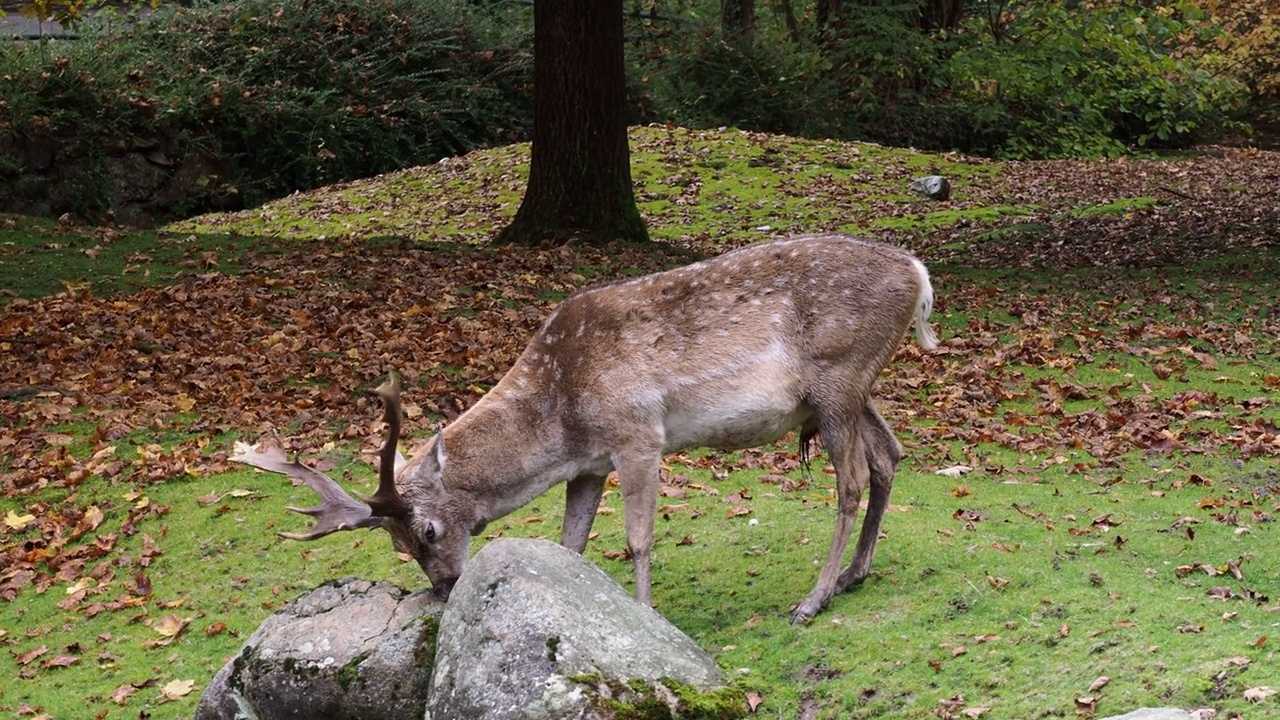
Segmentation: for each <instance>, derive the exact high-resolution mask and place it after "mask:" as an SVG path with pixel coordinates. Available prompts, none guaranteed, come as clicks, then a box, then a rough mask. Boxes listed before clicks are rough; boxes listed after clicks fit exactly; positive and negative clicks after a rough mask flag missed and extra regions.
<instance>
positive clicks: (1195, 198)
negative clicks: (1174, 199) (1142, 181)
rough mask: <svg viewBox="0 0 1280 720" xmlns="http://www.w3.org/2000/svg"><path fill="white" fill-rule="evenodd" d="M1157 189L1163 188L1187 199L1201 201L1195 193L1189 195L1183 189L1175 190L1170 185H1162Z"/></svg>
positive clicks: (1171, 193)
mask: <svg viewBox="0 0 1280 720" xmlns="http://www.w3.org/2000/svg"><path fill="white" fill-rule="evenodd" d="M1156 189H1157V190H1163V191H1165V192H1167V193H1169V194H1170V195H1177V196H1178V197H1181V198H1186V199H1188V200H1195V201H1196V202H1199V201H1200V198H1198V197H1196V196H1194V195H1188V194H1186V193H1184V192H1182V191H1181V190H1174V189H1173V188H1171V187H1169V186H1168V185H1161V186H1159V187H1157V188H1156Z"/></svg>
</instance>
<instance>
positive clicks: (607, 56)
mask: <svg viewBox="0 0 1280 720" xmlns="http://www.w3.org/2000/svg"><path fill="white" fill-rule="evenodd" d="M533 35H534V40H533V78H534V80H533V81H534V88H533V157H532V159H531V162H530V165H529V185H528V187H527V188H526V189H525V195H524V200H523V201H522V202H521V203H520V209H519V210H518V211H517V212H516V217H515V219H514V220H513V221H512V222H511V224H510V225H508V226H507V227H506V228H505V229H503V230H502V232H501V233H499V234H498V237H497V238H496V241H497V242H499V243H519V244H541V243H546V242H552V243H564V242H567V241H569V240H571V239H574V238H577V239H582V240H585V241H587V242H591V243H599V244H602V243H606V242H609V241H612V240H629V241H646V240H648V239H649V232H648V230H647V229H646V228H645V224H644V220H643V219H642V218H641V217H640V211H639V210H638V209H637V208H636V201H635V195H634V193H633V191H632V187H631V153H630V149H629V148H628V147H627V107H626V92H627V90H626V77H625V67H624V64H623V54H622V41H623V35H622V0H538V2H535V3H534V4H533Z"/></svg>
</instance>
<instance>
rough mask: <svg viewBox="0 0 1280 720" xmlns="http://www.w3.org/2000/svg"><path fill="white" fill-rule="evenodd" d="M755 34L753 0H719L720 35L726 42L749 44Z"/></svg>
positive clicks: (754, 6)
mask: <svg viewBox="0 0 1280 720" xmlns="http://www.w3.org/2000/svg"><path fill="white" fill-rule="evenodd" d="M755 32H756V2H755V0H720V34H721V36H723V37H724V39H725V40H726V41H728V42H731V43H736V42H750V41H751V38H752V36H753V35H755Z"/></svg>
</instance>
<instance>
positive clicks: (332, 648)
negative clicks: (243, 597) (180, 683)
mask: <svg viewBox="0 0 1280 720" xmlns="http://www.w3.org/2000/svg"><path fill="white" fill-rule="evenodd" d="M443 612H444V604H443V603H442V602H440V601H439V600H437V599H436V598H435V596H434V595H432V594H431V593H429V592H427V591H420V592H416V593H412V594H409V593H406V592H405V591H403V590H401V589H399V588H397V587H395V586H393V585H389V584H387V583H371V582H368V581H365V580H357V579H354V578H347V579H344V580H340V581H337V582H333V583H327V584H325V585H321V586H320V587H318V588H316V589H315V590H312V591H311V592H308V593H307V594H305V595H303V596H302V597H299V598H298V599H296V600H294V601H293V602H291V603H289V604H288V605H286V606H285V607H283V608H281V609H280V610H279V611H278V612H276V614H274V615H272V616H271V617H269V618H267V620H266V621H265V622H264V623H263V624H262V625H261V626H260V627H259V628H258V630H257V631H256V632H254V634H253V635H252V636H251V637H250V638H249V640H248V641H247V642H245V644H244V647H243V648H241V650H240V653H239V654H238V655H237V656H236V657H235V659H233V660H232V661H231V662H229V663H227V665H226V666H225V667H223V668H222V670H221V671H220V672H219V673H218V674H217V675H215V676H214V678H213V681H212V682H210V683H209V685H208V687H206V688H205V691H204V693H203V694H201V696H200V702H199V703H198V704H197V706H196V712H195V720H283V719H284V718H326V720H345V719H347V718H350V719H352V720H355V719H357V718H359V719H361V720H380V719H382V718H386V720H401V719H403V718H420V717H422V716H423V712H424V709H425V707H426V703H427V688H428V684H429V681H430V676H431V661H432V657H433V653H434V650H435V634H436V629H437V627H438V619H439V617H440V615H441V614H442V613H443Z"/></svg>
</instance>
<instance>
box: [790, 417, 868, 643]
mask: <svg viewBox="0 0 1280 720" xmlns="http://www.w3.org/2000/svg"><path fill="white" fill-rule="evenodd" d="M815 410H817V409H816V408H815ZM861 424H862V418H861V413H860V412H859V413H857V414H855V415H853V417H851V418H847V419H846V418H843V417H839V419H838V420H837V419H835V418H828V417H823V416H821V415H819V420H818V425H819V427H820V428H821V432H822V441H823V444H824V445H825V446H826V448H827V452H828V453H829V454H830V455H831V463H832V464H833V465H835V468H836V499H837V506H838V514H837V516H836V523H835V532H834V534H833V535H832V537H831V548H830V549H829V550H828V551H827V560H826V562H825V563H823V565H822V570H821V571H820V572H819V573H818V581H817V583H815V584H814V586H813V590H811V591H810V592H809V595H808V596H807V597H805V599H804V600H802V601H801V602H800V604H799V605H797V606H796V608H795V610H793V611H792V613H791V622H793V623H795V622H802V621H806V620H809V619H811V618H812V617H813V616H814V615H816V614H818V611H819V610H821V609H822V608H824V607H826V604H827V602H828V601H830V600H831V597H832V596H833V595H835V593H836V586H837V580H838V579H839V575H840V567H841V565H843V563H844V551H845V549H846V548H847V547H848V546H849V537H850V536H851V535H852V534H853V526H854V524H856V522H857V519H858V504H859V503H860V502H862V493H863V491H864V490H865V489H866V488H867V485H868V484H869V482H870V470H869V469H868V466H867V456H866V452H865V451H864V448H863V441H862V437H861V427H860V426H861Z"/></svg>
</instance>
